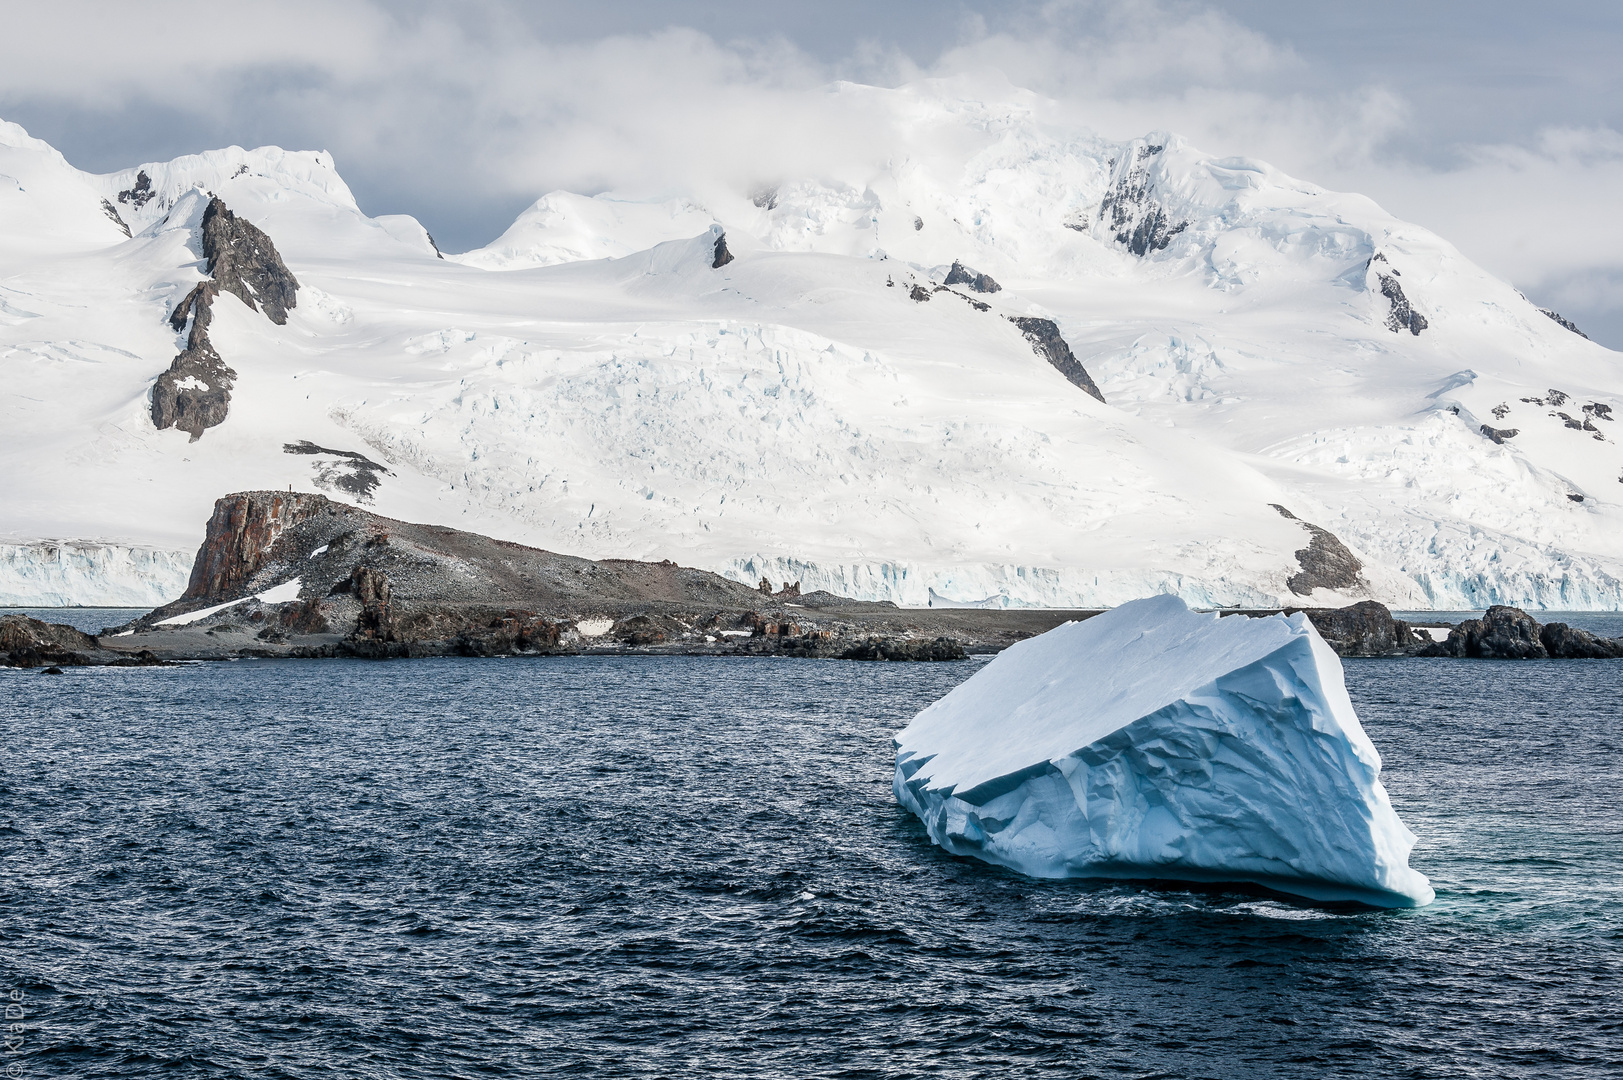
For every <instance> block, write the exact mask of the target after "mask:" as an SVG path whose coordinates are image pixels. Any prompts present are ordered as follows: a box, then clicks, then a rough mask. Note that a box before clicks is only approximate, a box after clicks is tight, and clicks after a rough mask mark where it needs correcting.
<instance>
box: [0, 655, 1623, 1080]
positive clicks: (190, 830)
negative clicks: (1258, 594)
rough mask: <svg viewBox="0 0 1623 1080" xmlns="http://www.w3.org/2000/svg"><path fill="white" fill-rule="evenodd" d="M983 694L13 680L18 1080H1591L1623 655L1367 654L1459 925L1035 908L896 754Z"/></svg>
mask: <svg viewBox="0 0 1623 1080" xmlns="http://www.w3.org/2000/svg"><path fill="white" fill-rule="evenodd" d="M973 670H975V667H974V665H972V664H969V663H964V664H941V665H901V664H896V665H882V664H854V663H840V662H828V661H822V662H819V661H762V660H719V659H701V658H670V659H647V658H632V659H618V658H560V659H548V660H505V661H504V660H468V661H457V660H446V661H419V662H397V663H389V664H366V663H360V662H356V663H349V662H341V661H325V662H323V661H315V662H280V663H253V662H245V663H237V664H216V665H200V666H193V667H186V668H179V669H120V670H94V671H72V672H70V673H68V674H67V675H64V676H45V675H40V674H38V673H32V672H7V673H4V674H0V716H3V717H4V731H5V736H6V744H7V752H8V756H7V758H6V763H5V766H4V769H3V771H0V778H3V784H4V788H3V792H0V794H3V796H4V799H3V802H0V822H3V826H0V836H3V838H4V847H3V852H4V856H3V862H0V869H3V873H0V935H3V936H0V978H3V979H4V980H5V982H4V984H3V986H0V990H4V991H7V992H9V991H11V990H13V989H16V990H19V991H21V992H22V993H23V994H24V995H25V998H24V1002H23V1004H24V1006H25V1008H26V1011H27V1018H26V1023H27V1025H28V1030H27V1032H26V1035H25V1039H26V1042H25V1045H24V1047H23V1051H22V1053H21V1055H16V1054H13V1055H9V1056H8V1055H3V1054H0V1057H4V1058H5V1062H4V1063H5V1064H8V1065H10V1064H16V1065H19V1066H20V1068H21V1072H20V1073H18V1074H16V1075H24V1076H82V1077H104V1076H105V1077H112V1076H118V1077H139V1076H158V1075H162V1076H167V1077H196V1076H220V1077H227V1076H230V1077H237V1076H246V1075H264V1076H273V1077H317V1076H320V1077H332V1076H364V1077H385V1076H406V1077H430V1076H434V1077H438V1076H465V1077H473V1076H540V1075H577V1074H578V1075H592V1076H649V1077H653V1076H683V1077H685V1076H737V1077H753V1076H760V1077H780V1076H788V1077H803V1076H829V1077H834V1076H839V1077H892V1076H896V1077H900V1076H922V1075H941V1076H989V1077H991V1076H995V1077H1008V1076H1028V1075H1054V1076H1066V1077H1071V1076H1101V1077H1118V1076H1137V1077H1149V1076H1156V1077H1224V1078H1229V1077H1274V1076H1280V1077H1315V1078H1316V1077H1333V1076H1358V1077H1365V1076H1369V1077H1411V1076H1412V1077H1534V1076H1561V1077H1569V1076H1570V1077H1580V1076H1582V1077H1596V1076H1602V1075H1608V1074H1615V1073H1616V1071H1617V1069H1618V1064H1617V1063H1618V1062H1619V1061H1620V1060H1623V1004H1620V1002H1623V992H1620V991H1623V987H1620V984H1619V977H1620V975H1623V806H1620V804H1623V795H1620V794H1619V793H1620V792H1623V754H1620V750H1623V720H1620V709H1619V704H1618V696H1619V693H1620V692H1623V664H1620V663H1616V662H1609V661H1594V662H1564V663H1563V662H1556V663H1525V664H1509V663H1499V664H1495V663H1492V662H1480V661H1443V660H1439V661H1430V660H1402V661H1354V662H1349V663H1348V664H1347V671H1348V680H1349V683H1350V684H1351V687H1352V690H1353V695H1354V699H1355V701H1356V703H1357V705H1358V708H1359V712H1360V715H1361V716H1362V718H1363V721H1364V724H1365V726H1366V728H1367V729H1368V730H1369V732H1370V734H1371V736H1372V737H1373V738H1374V740H1375V742H1376V744H1377V745H1378V746H1379V747H1380V748H1381V750H1382V752H1383V754H1384V756H1385V759H1386V782H1387V785H1388V787H1389V789H1390V790H1391V793H1392V796H1393V801H1394V802H1395V803H1396V804H1397V806H1398V809H1399V812H1400V813H1401V814H1402V816H1403V818H1404V820H1405V821H1406V822H1408V824H1409V825H1410V826H1411V827H1412V828H1413V829H1414V830H1415V831H1416V832H1418V833H1419V834H1420V835H1421V838H1422V842H1421V846H1420V847H1419V849H1418V850H1417V851H1416V854H1415V859H1414V862H1415V864H1416V865H1417V866H1418V867H1419V868H1420V869H1421V870H1423V871H1424V872H1425V873H1427V874H1428V875H1430V876H1431V879H1432V882H1433V883H1434V884H1435V885H1436V887H1437V890H1438V894H1439V899H1438V901H1437V903H1436V904H1435V905H1433V906H1432V907H1430V908H1426V909H1423V910H1419V911H1410V912H1371V911H1359V910H1351V909H1330V908H1323V907H1314V906H1310V905H1305V904H1297V903H1292V902H1284V901H1280V900H1276V899H1269V898H1266V897H1263V896H1258V895H1248V894H1245V893H1241V892H1222V891H1211V892H1199V891H1189V890H1187V889H1182V888H1169V889H1156V888H1149V887H1141V886H1131V885H1122V884H1108V885H1090V884H1087V883H1082V882H1040V881H1033V880H1027V879H1023V878H1020V877H1018V876H1016V875H1014V874H1012V873H1010V872H1007V871H1004V870H1000V869H997V868H994V867H990V866H985V865H981V864H979V863H976V862H974V861H969V860H959V859H954V858H952V857H950V856H947V855H945V854H943V853H942V852H941V851H939V850H938V849H936V848H934V847H932V846H931V845H930V844H929V843H928V842H927V841H926V840H925V838H924V833H923V830H922V828H921V827H920V826H919V825H918V824H917V822H916V821H914V820H913V819H912V818H911V817H910V816H909V815H907V814H906V813H905V812H903V811H901V810H900V809H898V808H897V807H896V806H895V805H894V804H893V803H892V801H891V796H890V756H891V751H890V734H891V732H892V731H893V730H894V729H896V728H897V727H899V726H900V725H901V724H902V723H904V722H905V720H906V719H907V718H908V717H910V716H911V715H912V714H913V713H914V712H915V711H916V710H918V709H919V708H921V707H922V706H924V705H925V704H928V703H929V702H930V701H932V700H934V699H935V698H936V697H938V696H940V695H941V694H942V693H944V692H945V691H946V690H947V689H949V688H950V687H951V686H952V685H954V684H955V683H957V682H958V681H960V680H962V679H964V678H966V677H968V675H970V674H971V673H972V671H973Z"/></svg>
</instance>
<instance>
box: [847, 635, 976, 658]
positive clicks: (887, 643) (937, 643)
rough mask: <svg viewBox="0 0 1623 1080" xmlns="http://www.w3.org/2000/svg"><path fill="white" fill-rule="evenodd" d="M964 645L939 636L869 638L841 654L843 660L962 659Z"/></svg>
mask: <svg viewBox="0 0 1623 1080" xmlns="http://www.w3.org/2000/svg"><path fill="white" fill-rule="evenodd" d="M963 658H964V650H963V647H962V646H960V645H959V644H958V643H957V642H956V641H954V640H953V639H952V638H946V637H938V638H936V639H935V640H933V641H907V640H902V641H898V640H896V639H894V638H869V639H868V640H867V641H864V642H863V643H862V644H860V645H855V646H852V647H851V648H848V649H846V650H845V651H844V652H843V653H841V654H840V659H842V660H914V661H918V660H926V661H928V660H962V659H963Z"/></svg>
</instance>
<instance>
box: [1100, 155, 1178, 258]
mask: <svg viewBox="0 0 1623 1080" xmlns="http://www.w3.org/2000/svg"><path fill="white" fill-rule="evenodd" d="M1165 149H1166V147H1165V146H1142V147H1139V149H1138V151H1137V153H1136V154H1135V155H1134V157H1133V160H1132V162H1131V164H1130V165H1128V167H1127V168H1125V169H1123V170H1121V172H1120V174H1119V175H1118V176H1117V177H1116V181H1115V183H1113V184H1112V185H1111V186H1110V190H1109V191H1107V192H1106V193H1105V197H1104V199H1103V200H1101V201H1100V203H1099V220H1100V221H1103V222H1105V223H1106V225H1107V227H1108V228H1109V229H1110V230H1111V232H1112V233H1113V234H1114V235H1115V238H1116V242H1117V243H1119V244H1126V245H1127V250H1128V251H1131V252H1132V253H1133V254H1134V255H1138V256H1144V255H1148V254H1149V253H1150V252H1152V251H1160V250H1162V249H1163V248H1165V247H1166V246H1167V245H1168V244H1170V243H1172V238H1173V237H1174V236H1177V235H1178V234H1179V233H1181V232H1183V231H1184V230H1185V229H1187V228H1188V227H1189V223H1188V222H1187V221H1177V222H1175V221H1173V219H1172V218H1171V217H1170V216H1168V214H1167V212H1166V208H1165V207H1163V206H1162V205H1161V204H1160V203H1159V202H1157V201H1156V200H1155V198H1154V195H1153V193H1152V191H1151V188H1152V181H1151V179H1150V172H1149V165H1150V163H1151V161H1152V159H1154V158H1156V157H1158V156H1159V155H1160V154H1161V152H1162V151H1163V150H1165ZM1112 165H1114V163H1112Z"/></svg>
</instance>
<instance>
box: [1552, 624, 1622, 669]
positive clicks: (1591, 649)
mask: <svg viewBox="0 0 1623 1080" xmlns="http://www.w3.org/2000/svg"><path fill="white" fill-rule="evenodd" d="M1538 640H1539V644H1541V645H1543V646H1544V651H1545V652H1547V653H1549V654H1550V659H1552V660H1608V659H1613V658H1616V657H1623V640H1618V639H1615V638H1613V639H1607V638H1601V637H1596V636H1595V635H1594V634H1591V633H1590V632H1589V631H1588V630H1579V629H1577V628H1576V627H1571V626H1568V625H1567V624H1566V623H1546V624H1545V625H1544V626H1543V627H1542V628H1541V629H1540V630H1539V635H1538Z"/></svg>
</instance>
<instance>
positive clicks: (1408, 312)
mask: <svg viewBox="0 0 1623 1080" xmlns="http://www.w3.org/2000/svg"><path fill="white" fill-rule="evenodd" d="M1377 258H1379V256H1377ZM1378 277H1379V278H1380V282H1381V295H1382V296H1384V297H1386V298H1387V299H1388V300H1390V301H1391V302H1392V310H1391V311H1389V312H1387V315H1386V328H1387V329H1388V330H1390V331H1392V332H1393V333H1394V334H1397V333H1401V332H1402V331H1404V330H1407V331H1409V333H1411V334H1413V335H1414V336H1415V337H1419V336H1420V331H1422V330H1424V329H1425V328H1426V327H1428V326H1430V325H1431V324H1430V323H1429V322H1427V321H1426V317H1425V316H1424V315H1422V314H1420V312H1418V311H1416V310H1414V308H1412V307H1410V306H1409V298H1408V297H1407V296H1405V295H1404V294H1403V286H1402V285H1400V284H1399V283H1398V279H1397V278H1396V277H1394V276H1392V275H1391V274H1380V275H1378Z"/></svg>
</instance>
